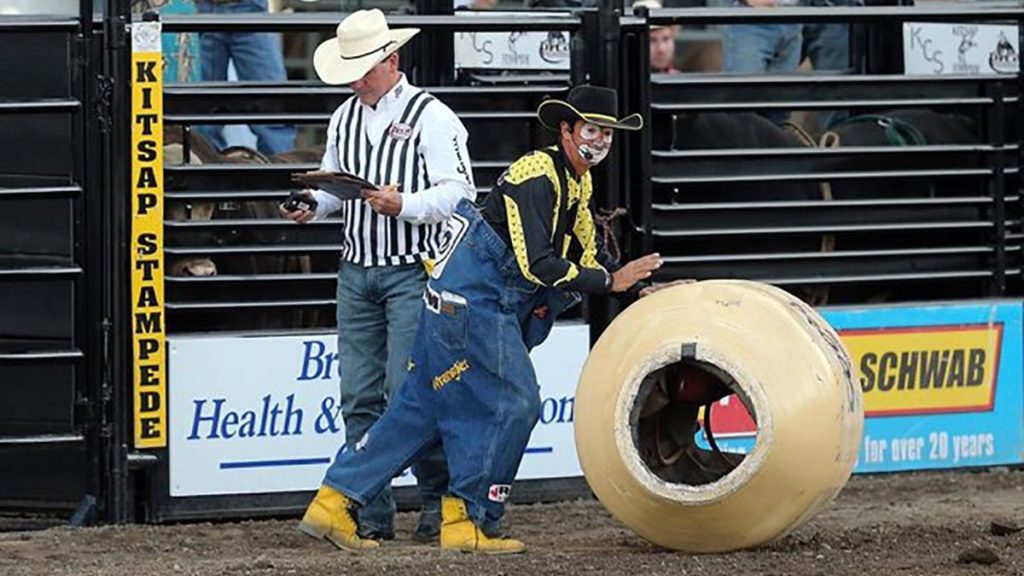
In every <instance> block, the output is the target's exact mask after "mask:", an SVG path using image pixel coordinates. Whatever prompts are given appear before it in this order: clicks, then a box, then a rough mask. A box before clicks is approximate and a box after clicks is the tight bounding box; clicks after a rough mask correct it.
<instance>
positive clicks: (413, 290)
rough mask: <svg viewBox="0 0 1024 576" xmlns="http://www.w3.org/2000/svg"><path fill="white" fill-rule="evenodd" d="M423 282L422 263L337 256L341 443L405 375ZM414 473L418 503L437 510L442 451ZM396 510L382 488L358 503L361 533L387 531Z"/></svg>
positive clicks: (373, 415) (375, 414)
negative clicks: (371, 262)
mask: <svg viewBox="0 0 1024 576" xmlns="http://www.w3.org/2000/svg"><path fill="white" fill-rule="evenodd" d="M426 280H427V277H426V272H425V270H424V268H423V265H422V264H409V265H405V266H376V267H370V268H365V267H363V266H360V265H358V264H353V263H351V262H345V261H344V260H343V261H341V263H340V264H339V266H338V309H337V310H338V318H337V319H338V361H339V366H340V368H339V369H340V372H341V410H342V415H343V416H344V418H345V442H346V444H350V445H354V444H355V443H356V442H358V441H359V439H360V438H362V437H363V435H364V434H366V431H367V430H369V429H370V426H372V425H373V423H374V422H376V421H377V420H378V419H379V418H380V417H381V415H382V414H383V413H384V409H385V408H386V407H387V403H388V400H389V398H391V397H392V396H394V393H395V390H396V389H397V388H398V386H399V384H401V383H402V381H403V380H404V379H405V375H406V373H407V370H406V368H407V366H408V361H409V351H410V349H411V348H412V341H413V336H414V335H415V333H416V325H417V323H418V322H419V316H420V308H421V307H422V303H423V288H424V286H425V285H426ZM414 473H415V474H416V477H417V482H418V484H419V487H420V496H421V497H422V500H423V505H422V509H423V510H425V511H436V512H438V513H439V512H440V509H441V496H442V495H443V494H444V493H445V490H446V489H447V487H448V471H447V469H446V466H445V459H444V453H443V452H442V451H441V449H440V448H438V449H436V450H434V452H433V453H432V454H429V455H427V457H426V458H424V460H423V461H421V462H420V463H419V465H418V466H417V467H416V469H415V470H414ZM394 515H395V503H394V500H393V499H392V497H391V489H390V487H385V488H384V489H383V490H381V493H380V495H379V496H377V497H376V498H375V499H373V500H372V501H368V502H366V504H365V506H363V508H362V510H361V518H362V520H363V522H362V525H361V526H360V528H361V530H362V531H363V533H364V534H366V533H369V532H377V533H379V534H388V533H392V532H394Z"/></svg>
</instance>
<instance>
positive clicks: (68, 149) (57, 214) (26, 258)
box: [0, 0, 111, 520]
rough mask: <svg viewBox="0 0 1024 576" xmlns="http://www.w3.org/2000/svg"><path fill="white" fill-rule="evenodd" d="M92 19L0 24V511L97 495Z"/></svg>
mask: <svg viewBox="0 0 1024 576" xmlns="http://www.w3.org/2000/svg"><path fill="white" fill-rule="evenodd" d="M91 16H92V2H91V0H82V1H81V3H80V6H79V13H78V14H77V15H69V16H63V17H61V16H52V17H47V16H13V17H4V18H3V19H2V20H0V47H2V48H0V54H2V55H0V69H3V70H5V71H7V74H8V75H7V76H6V77H5V81H4V83H3V85H2V86H0V134H3V135H4V140H5V146H4V147H3V154H0V396H2V397H3V399H4V401H3V402H2V403H0V471H2V473H0V505H2V506H3V507H4V508H32V509H36V510H38V509H50V510H68V509H72V508H74V507H76V506H80V510H81V512H82V513H81V514H79V515H77V518H76V519H78V520H86V519H87V516H88V513H89V512H91V510H92V504H93V503H94V502H95V497H96V496H97V495H98V494H100V493H101V491H102V486H101V483H102V480H101V478H102V476H103V470H104V469H105V466H106V465H107V462H105V459H104V458H102V437H103V435H104V434H105V418H104V417H103V407H102V399H103V397H104V395H109V394H110V393H111V391H110V389H109V388H105V387H104V382H105V379H104V378H103V376H102V369H103V364H104V362H103V354H104V350H103V347H102V342H103V330H104V329H105V327H107V326H109V324H107V323H105V322H103V314H102V306H101V303H102V301H103V298H102V294H103V291H102V277H103V276H102V274H101V272H100V271H101V269H102V267H103V264H102V261H103V258H104V254H103V252H104V246H105V245H104V242H103V241H102V236H103V230H104V222H103V212H102V198H101V194H100V192H101V186H100V185H99V182H100V180H99V179H100V178H101V177H102V176H101V174H100V172H99V171H98V170H96V168H98V167H99V166H100V163H99V161H98V158H99V155H98V154H99V149H98V147H97V146H96V143H97V142H98V139H99V132H98V129H99V121H98V120H99V117H98V115H97V114H96V112H97V111H98V109H94V108H93V107H94V106H95V105H96V98H95V96H96V94H95V93H94V90H95V89H96V86H97V84H96V83H95V82H94V71H93V68H92V64H93V62H94V56H95V54H99V53H100V51H99V50H98V47H97V46H96V45H95V44H94V42H93V41H92V40H93V38H92V30H91V19H92V18H91ZM26 55H31V56H30V57H27V56H26ZM83 504H84V505H83Z"/></svg>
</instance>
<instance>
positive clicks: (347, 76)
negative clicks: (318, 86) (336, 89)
mask: <svg viewBox="0 0 1024 576" xmlns="http://www.w3.org/2000/svg"><path fill="white" fill-rule="evenodd" d="M419 31H420V29H419V28H401V29H398V30H390V29H388V22H387V20H385V18H384V13H383V12H381V11H380V10H377V9H376V8H374V9H373V10H359V11H357V12H353V13H352V14H349V15H348V16H347V17H346V18H345V19H344V20H342V21H341V24H338V33H337V37H336V38H331V39H330V40H325V41H324V42H323V43H321V44H320V45H319V46H317V47H316V52H315V53H314V54H313V67H314V68H315V69H316V74H317V76H319V77H320V79H321V80H323V81H324V82H326V83H327V84H351V83H352V82H355V81H356V80H359V79H360V78H362V77H363V76H365V75H366V73H367V72H369V71H370V68H373V67H374V66H376V65H377V64H379V63H380V62H381V61H382V60H384V59H385V58H387V57H388V56H390V55H391V54H393V53H394V52H395V51H397V50H398V49H399V48H401V47H402V45H404V44H405V43H406V42H408V41H409V40H411V39H412V37H413V36H415V35H416V34H418V33H419Z"/></svg>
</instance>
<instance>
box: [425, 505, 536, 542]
mask: <svg viewBox="0 0 1024 576" xmlns="http://www.w3.org/2000/svg"><path fill="white" fill-rule="evenodd" d="M441 548H442V549H444V550H461V551H463V552H482V553H484V554H518V553H520V552H523V551H525V550H526V545H525V544H523V543H522V542H520V541H519V540H513V539H511V538H490V537H488V536H487V535H486V534H484V533H483V532H482V531H481V530H480V528H478V527H477V525H476V524H474V523H473V521H472V520H470V519H469V513H468V512H466V503H465V502H463V501H462V499H461V498H454V497H451V496H445V497H443V498H442V499H441Z"/></svg>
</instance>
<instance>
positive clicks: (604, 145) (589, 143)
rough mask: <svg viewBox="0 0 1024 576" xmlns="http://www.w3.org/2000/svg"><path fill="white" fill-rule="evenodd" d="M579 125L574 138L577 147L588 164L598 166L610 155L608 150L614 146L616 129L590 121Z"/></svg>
mask: <svg viewBox="0 0 1024 576" xmlns="http://www.w3.org/2000/svg"><path fill="white" fill-rule="evenodd" d="M577 126H578V128H577V131H576V138H574V139H573V140H574V142H575V144H576V149H577V150H579V153H580V156H581V157H582V158H583V161H584V162H586V163H587V166H597V165H598V164H600V163H601V161H602V160H604V159H605V157H606V156H608V151H609V150H611V148H612V136H613V135H614V130H612V129H611V128H602V127H600V126H597V125H596V124H590V123H589V122H584V123H582V124H578V125H577Z"/></svg>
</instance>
